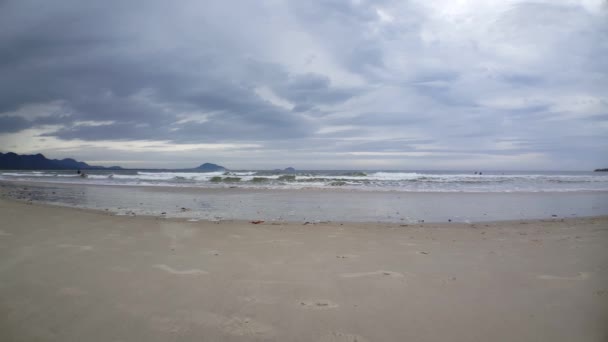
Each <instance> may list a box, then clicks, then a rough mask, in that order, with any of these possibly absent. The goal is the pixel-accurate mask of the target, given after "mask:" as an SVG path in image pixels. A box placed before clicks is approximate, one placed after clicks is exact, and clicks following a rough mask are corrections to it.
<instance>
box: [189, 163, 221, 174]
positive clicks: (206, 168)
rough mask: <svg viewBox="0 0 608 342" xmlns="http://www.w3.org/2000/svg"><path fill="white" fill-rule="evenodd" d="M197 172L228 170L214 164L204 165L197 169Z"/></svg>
mask: <svg viewBox="0 0 608 342" xmlns="http://www.w3.org/2000/svg"><path fill="white" fill-rule="evenodd" d="M196 170H197V171H203V172H217V171H226V168H225V167H223V166H221V165H217V164H213V163H204V164H202V165H201V166H199V167H197V168H196Z"/></svg>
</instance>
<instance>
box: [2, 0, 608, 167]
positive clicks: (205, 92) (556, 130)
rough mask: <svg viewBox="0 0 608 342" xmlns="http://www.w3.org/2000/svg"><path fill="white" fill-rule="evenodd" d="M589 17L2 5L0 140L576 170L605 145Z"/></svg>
mask: <svg viewBox="0 0 608 342" xmlns="http://www.w3.org/2000/svg"><path fill="white" fill-rule="evenodd" d="M606 7H607V5H606V4H605V2H602V1H600V0H597V1H596V0H586V1H571V0H557V1H545V0H539V1H534V2H530V1H524V0H505V1H504V2H500V3H493V4H491V5H488V3H487V2H486V1H482V0H471V1H466V2H454V1H449V0H436V1H422V0H420V1H407V2H404V1H391V0H383V1H372V0H358V1H342V0H319V1H295V0H294V1H289V0H276V1H268V2H243V1H222V2H220V1H209V2H199V1H189V0H184V1H182V2H180V3H179V4H173V3H168V2H164V1H157V0H152V1H145V2H144V1H117V0H110V1H104V2H96V3H88V2H82V1H77V0H59V1H53V2H48V1H42V0H38V1H35V0H20V1H16V0H13V1H3V2H0V75H2V77H0V142H1V141H3V140H1V139H2V137H7V136H9V135H8V134H18V133H20V132H21V133H22V132H25V131H24V130H26V129H28V128H29V129H31V128H35V129H37V130H38V131H40V132H42V133H32V134H37V135H42V136H44V137H45V138H46V139H48V141H53V140H52V139H53V138H56V139H59V141H61V142H65V141H70V140H75V141H82V140H86V141H88V143H91V144H93V145H94V143H96V142H99V141H107V140H116V141H129V140H146V141H169V142H171V143H175V144H186V143H188V144H193V143H213V142H226V143H243V144H247V143H255V144H258V145H259V146H261V149H262V150H264V148H266V149H268V150H269V151H271V150H272V151H275V149H276V148H277V146H280V147H281V148H282V149H284V151H288V152H290V151H302V153H304V152H306V153H308V154H305V155H306V156H307V157H310V155H314V152H315V151H317V152H323V153H327V154H331V153H332V152H333V153H348V152H349V151H351V152H352V151H358V152H366V153H367V152H370V153H371V152H374V151H376V152H393V151H394V152H398V151H402V152H416V151H417V152H429V151H442V152H445V153H449V152H455V151H467V150H468V151H470V152H471V153H473V152H474V151H477V152H478V153H489V154H492V153H493V154H495V155H505V154H516V153H523V152H530V153H535V152H537V153H543V154H544V155H545V156H546V157H547V160H553V161H555V164H554V165H558V164H559V161H560V160H562V159H563V158H560V156H562V155H563V156H566V155H567V156H568V157H571V156H573V155H576V154H575V153H574V152H572V151H575V150H578V151H579V152H581V153H580V155H581V156H583V157H584V158H586V159H585V160H584V161H585V162H587V163H588V164H589V165H590V164H591V163H592V162H594V161H597V160H600V157H598V156H594V155H592V154H591V152H589V151H596V152H597V151H598V147H597V146H594V145H593V143H591V141H593V140H594V139H595V140H597V141H602V143H601V144H600V145H601V146H600V149H601V148H606V145H605V142H603V141H604V140H601V137H602V136H605V135H608V132H607V131H606V127H605V125H603V124H604V123H605V118H606V113H607V112H608V102H607V101H608V100H607V99H606V95H605V94H606V91H607V90H608V78H606V70H608V59H606V58H604V57H605V56H606V55H608V45H606V44H605V42H606V41H608V25H607V24H606V23H607V22H608V21H607V20H606V18H607V15H608V11H607V8H606ZM37 130H32V131H36V132H38V131H37ZM565 135H571V136H579V137H586V138H585V139H582V138H581V139H577V140H576V141H569V142H568V143H567V144H566V142H564V141H563V139H561V137H563V136H565ZM10 137H13V136H10ZM35 137H36V136H30V137H29V138H27V137H21V136H19V137H14V138H10V139H23V140H20V141H8V143H10V145H11V146H13V145H20V144H21V145H27V144H28V139H30V140H31V138H35ZM512 137H518V140H516V141H511V142H509V140H508V139H510V138H512ZM358 139H360V141H359V140H358ZM8 143H7V145H8ZM566 145H567V146H566ZM95 146H98V145H95ZM97 148H99V146H98V147H97ZM91 151H93V150H92V149H91ZM95 151H97V152H96V153H98V152H99V151H101V150H100V149H96V150H95ZM562 151H563V152H562ZM477 152H476V153H477ZM600 152H601V150H600ZM604 152H605V151H604ZM83 153H84V152H83ZM99 153H101V152H99ZM599 154H601V153H597V155H599ZM442 156H443V157H445V155H442ZM235 158H236V157H235ZM264 158H267V159H266V160H273V158H275V154H274V152H269V153H268V154H267V155H266V156H265V157H264ZM276 158H280V157H276ZM328 158H329V157H328ZM370 158H371V157H370ZM374 158H381V157H374ZM396 158H397V157H396ZM428 158H431V157H430V156H429V157H428ZM547 165H548V164H547ZM552 165H553V164H552Z"/></svg>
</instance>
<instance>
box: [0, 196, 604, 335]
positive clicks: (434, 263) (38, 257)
mask: <svg viewBox="0 0 608 342" xmlns="http://www.w3.org/2000/svg"><path fill="white" fill-rule="evenodd" d="M0 215H2V217H3V224H2V226H1V227H0V278H1V279H3V281H2V285H1V286H0V313H1V314H3V317H4V318H3V319H2V320H0V331H2V335H3V337H4V338H5V339H7V340H11V341H31V340H37V341H66V340H87V341H100V342H101V341H134V340H146V341H159V342H160V341H167V340H180V341H200V340H201V339H204V340H213V341H251V340H256V341H301V342H305V341H319V342H327V341H335V342H339V341H350V342H352V341H355V340H356V341H361V342H365V341H404V340H415V341H441V340H449V341H457V342H459V341H462V342H465V341H467V342H468V341H473V340H479V341H515V340H517V341H602V340H604V339H605V338H606V337H608V328H607V327H606V325H605V322H606V321H607V320H608V299H607V298H608V286H607V284H608V268H607V267H606V265H607V262H608V251H607V250H606V248H605V246H606V245H608V217H599V218H573V219H564V220H563V221H562V220H551V221H547V220H540V221H539V220H526V221H513V222H505V221H502V222H492V223H484V224H481V223H476V224H471V225H467V224H460V223H454V224H434V223H424V224H421V225H420V224H416V225H409V226H407V227H401V226H400V225H399V224H387V223H338V222H329V223H323V224H313V225H302V224H295V223H287V222H282V223H276V224H274V223H272V222H267V223H263V224H251V223H249V222H244V221H222V222H220V223H214V222H208V221H198V222H188V221H183V220H180V219H160V218H155V217H139V216H138V217H128V216H115V215H112V214H109V213H104V212H98V211H93V210H89V209H74V208H66V207H56V206H50V205H40V204H26V203H20V202H17V201H12V200H6V199H0ZM446 228H449V229H446Z"/></svg>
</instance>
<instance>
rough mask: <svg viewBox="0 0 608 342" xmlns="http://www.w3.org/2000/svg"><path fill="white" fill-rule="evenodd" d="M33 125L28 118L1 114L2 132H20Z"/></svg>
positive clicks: (0, 127) (0, 124)
mask: <svg viewBox="0 0 608 342" xmlns="http://www.w3.org/2000/svg"><path fill="white" fill-rule="evenodd" d="M30 126H31V123H30V122H29V121H28V120H25V119H24V118H22V117H19V116H0V133H12V132H19V131H21V130H23V129H26V128H28V127H30Z"/></svg>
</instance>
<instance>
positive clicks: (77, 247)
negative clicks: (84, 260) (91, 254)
mask: <svg viewBox="0 0 608 342" xmlns="http://www.w3.org/2000/svg"><path fill="white" fill-rule="evenodd" d="M57 247H59V248H74V249H77V250H79V251H82V252H84V251H90V250H92V249H93V246H86V245H85V246H81V245H70V244H61V245H57Z"/></svg>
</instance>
